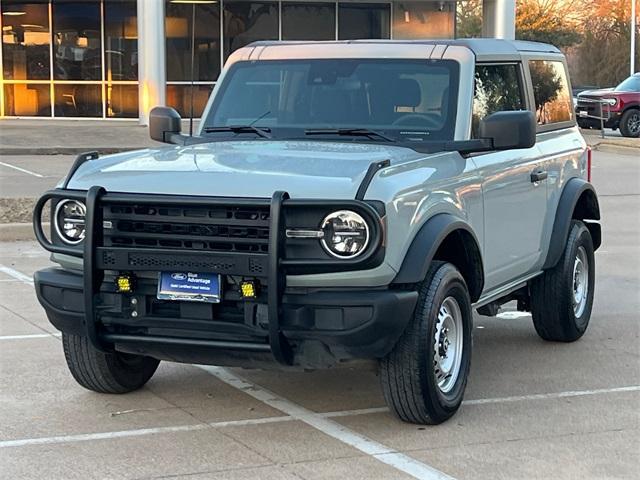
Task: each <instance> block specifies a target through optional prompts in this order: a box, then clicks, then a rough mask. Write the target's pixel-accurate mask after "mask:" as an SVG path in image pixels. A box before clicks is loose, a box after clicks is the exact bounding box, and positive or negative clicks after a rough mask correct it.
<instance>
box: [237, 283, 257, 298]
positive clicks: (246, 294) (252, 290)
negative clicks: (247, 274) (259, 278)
mask: <svg viewBox="0 0 640 480" xmlns="http://www.w3.org/2000/svg"><path fill="white" fill-rule="evenodd" d="M240 292H241V293H242V298H256V295H257V293H258V292H257V288H256V284H255V282H253V281H244V282H242V283H240Z"/></svg>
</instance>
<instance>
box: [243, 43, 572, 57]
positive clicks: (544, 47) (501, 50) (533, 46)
mask: <svg viewBox="0 0 640 480" xmlns="http://www.w3.org/2000/svg"><path fill="white" fill-rule="evenodd" d="M307 44H308V45H316V46H317V45H318V44H325V45H327V47H334V48H340V46H341V45H345V46H346V45H350V44H360V45H362V44H371V45H372V46H373V45H376V44H393V45H398V46H400V45H403V44H407V45H446V46H449V45H451V46H454V45H458V46H463V47H467V48H468V49H469V50H471V51H472V52H473V53H474V54H475V56H476V59H477V60H480V61H482V60H494V59H508V58H513V59H518V58H520V55H521V54H522V53H541V54H542V53H547V54H548V53H555V54H560V53H561V52H560V50H558V48H556V47H554V46H553V45H549V44H546V43H538V42H526V41H522V40H502V39H497V38H464V39H455V40H453V39H425V40H340V41H323V42H317V41H313V42H312V41H258V42H253V43H251V44H250V45H248V47H267V48H268V47H275V48H277V47H279V46H287V45H295V46H299V47H303V46H304V45H307Z"/></svg>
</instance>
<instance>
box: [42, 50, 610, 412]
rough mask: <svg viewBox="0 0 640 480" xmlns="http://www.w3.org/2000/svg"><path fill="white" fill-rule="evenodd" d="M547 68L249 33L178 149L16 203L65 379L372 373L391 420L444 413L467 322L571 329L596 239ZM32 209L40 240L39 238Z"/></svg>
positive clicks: (463, 377)
mask: <svg viewBox="0 0 640 480" xmlns="http://www.w3.org/2000/svg"><path fill="white" fill-rule="evenodd" d="M566 72H567V69H566V63H565V59H564V57H563V56H562V54H561V53H560V52H559V51H558V50H557V49H556V48H554V47H552V46H549V45H543V44H535V43H525V42H508V41H501V40H488V39H487V40H455V41H453V40H452V41H441V40H437V41H436V40H434V41H416V42H405V41H353V42H326V43H313V42H310V43H304V42H298V43H279V42H271V43H255V44H252V45H250V46H248V47H245V48H242V49H241V50H239V51H237V52H235V53H234V54H233V55H232V56H231V58H230V59H229V61H228V62H227V64H226V66H225V69H224V71H223V73H222V76H221V77H220V79H219V82H218V83H217V85H216V88H215V90H214V92H213V94H212V95H211V98H210V100H209V102H208V104H207V107H206V109H205V111H204V114H203V115H202V121H201V123H200V127H199V131H198V132H197V134H196V135H195V136H186V135H183V134H182V133H180V116H179V115H178V114H177V112H175V110H173V109H170V108H166V107H158V108H156V109H154V110H153V111H152V113H151V120H150V130H151V136H152V137H153V138H154V139H156V140H160V141H163V142H166V143H173V144H174V146H168V147H164V148H155V149H147V150H140V151H134V152H128V153H121V154H117V155H108V156H105V157H102V158H98V156H97V155H95V154H91V153H89V154H86V155H83V156H80V157H79V158H78V160H77V161H76V163H75V164H74V166H73V168H72V170H71V172H70V173H69V175H68V176H67V178H66V179H65V180H64V181H63V182H61V183H60V185H59V186H58V188H56V189H55V190H52V191H50V192H47V193H46V194H45V195H44V196H43V197H42V198H41V200H40V201H39V202H38V205H37V207H36V211H35V217H34V218H35V221H34V224H35V231H36V234H37V236H38V239H39V240H40V242H41V243H42V245H43V246H44V247H45V248H46V249H48V250H50V251H52V252H53V258H54V260H55V261H57V262H58V263H59V264H60V267H59V268H49V269H46V270H42V271H39V272H37V273H36V276H35V285H36V291H37V294H38V298H39V300H40V302H41V304H42V305H43V307H44V308H45V310H46V311H47V314H48V316H49V319H50V320H51V322H52V323H53V325H55V326H56V327H57V328H58V329H60V330H61V331H62V333H63V337H62V338H63V345H64V351H65V356H66V359H67V363H68V365H69V368H70V370H71V373H72V374H73V376H74V377H75V379H76V380H77V381H78V383H80V384H81V385H82V386H84V387H86V388H88V389H90V390H94V391H97V392H103V393H124V392H129V391H132V390H135V389H137V388H140V387H141V386H143V385H144V384H145V383H146V382H147V381H148V380H149V379H150V378H151V376H152V375H153V373H154V371H155V370H156V367H157V366H158V363H159V361H160V360H169V361H178V362H190V363H208V364H215V365H236V366H243V367H254V366H259V367H262V366H265V365H267V366H273V365H279V366H281V367H282V368H306V369H308V368H324V367H329V366H332V365H334V364H336V363H339V362H344V361H347V360H351V359H374V360H377V361H379V364H380V378H381V381H382V387H383V390H384V395H385V397H386V399H387V402H388V404H389V406H390V407H391V409H392V411H393V412H395V413H396V414H397V415H398V416H399V417H400V418H401V419H403V420H405V421H409V422H415V423H422V424H434V423H439V422H442V421H444V420H446V419H447V418H449V417H451V416H452V415H453V414H454V413H455V412H456V410H457V409H458V407H459V406H460V404H461V402H462V398H463V394H464V390H465V386H466V382H467V376H468V373H469V365H470V361H471V343H472V342H471V336H472V312H473V310H474V309H475V310H477V311H478V312H479V313H480V314H483V315H496V314H497V312H498V310H499V308H500V306H501V305H503V304H505V303H506V302H510V301H514V300H515V301H517V306H518V309H519V310H522V311H530V312H531V313H532V316H533V322H534V325H535V328H536V331H537V332H538V334H539V335H540V336H541V337H542V338H544V339H545V340H549V341H560V342H570V341H574V340H577V339H578V338H580V337H581V336H582V335H583V334H584V332H585V330H586V328H587V325H588V323H589V317H590V315H591V306H592V302H593V295H594V250H596V249H597V248H598V247H599V246H600V243H601V232H600V225H599V224H598V223H597V221H598V220H599V219H600V211H599V207H598V200H597V197H596V193H595V191H594V188H593V186H592V185H591V184H590V182H589V175H590V173H589V172H590V160H589V158H590V157H589V152H588V151H587V148H586V145H585V142H584V140H583V138H582V136H581V135H580V133H579V131H578V129H577V127H576V124H575V115H574V111H573V107H572V103H571V93H570V92H571V86H570V84H569V80H568V77H567V73H566ZM47 203H50V204H51V212H52V213H51V215H52V218H51V225H52V230H51V232H50V234H48V235H46V234H45V233H44V231H43V227H42V222H41V220H42V218H41V217H42V211H43V207H44V206H45V205H46V204H47Z"/></svg>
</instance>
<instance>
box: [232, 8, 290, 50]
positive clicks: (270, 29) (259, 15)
mask: <svg viewBox="0 0 640 480" xmlns="http://www.w3.org/2000/svg"><path fill="white" fill-rule="evenodd" d="M278 35H279V34H278V4H277V3H276V2H251V1H226V2H224V58H225V60H226V58H227V57H228V56H229V55H231V54H232V53H233V52H234V51H236V50H237V49H239V48H241V47H244V46H245V45H247V44H249V43H251V42H254V41H257V40H277V39H278Z"/></svg>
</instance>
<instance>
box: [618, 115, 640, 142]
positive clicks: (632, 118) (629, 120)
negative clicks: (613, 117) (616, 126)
mask: <svg viewBox="0 0 640 480" xmlns="http://www.w3.org/2000/svg"><path fill="white" fill-rule="evenodd" d="M620 133H621V134H622V136H624V137H632V138H637V137H640V110H635V109H633V110H627V111H626V112H624V113H623V114H622V118H621V119H620Z"/></svg>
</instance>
